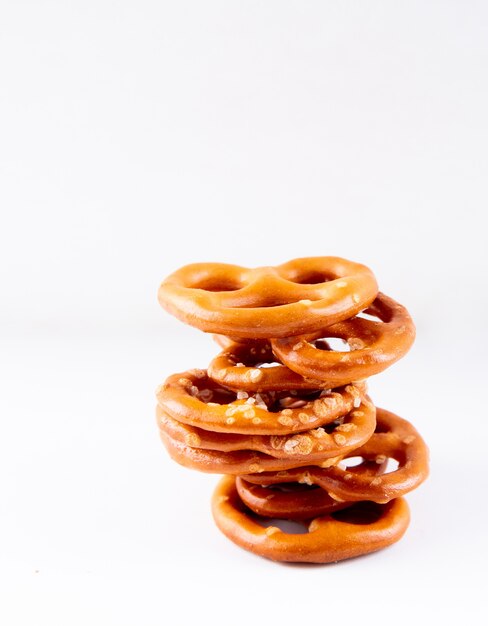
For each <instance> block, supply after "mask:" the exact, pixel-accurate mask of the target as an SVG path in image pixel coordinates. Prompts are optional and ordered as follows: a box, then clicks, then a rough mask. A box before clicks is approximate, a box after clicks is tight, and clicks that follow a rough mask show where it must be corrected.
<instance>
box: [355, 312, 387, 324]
mask: <svg viewBox="0 0 488 626" xmlns="http://www.w3.org/2000/svg"><path fill="white" fill-rule="evenodd" d="M367 311H368V309H366V310H365V311H361V313H358V314H357V315H356V317H359V318H360V319H362V320H369V321H370V322H383V320H382V319H381V318H379V317H378V316H377V315H374V314H373V313H367Z"/></svg>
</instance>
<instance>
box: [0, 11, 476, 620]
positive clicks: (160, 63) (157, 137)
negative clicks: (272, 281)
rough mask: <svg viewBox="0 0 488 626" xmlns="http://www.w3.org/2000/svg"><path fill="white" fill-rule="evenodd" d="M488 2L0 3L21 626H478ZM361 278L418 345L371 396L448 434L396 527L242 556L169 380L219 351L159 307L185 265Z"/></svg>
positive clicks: (5, 587)
mask: <svg viewBox="0 0 488 626" xmlns="http://www.w3.org/2000/svg"><path fill="white" fill-rule="evenodd" d="M487 20H488V8H487V5H486V3H484V2H482V1H481V0H480V1H479V2H475V1H469V0H468V1H463V2H461V1H460V0H459V1H457V2H454V1H445V2H431V1H422V2H420V1H418V2H417V1H414V0H409V1H408V2H391V1H385V2H379V1H374V0H370V1H368V2H360V1H357V2H352V1H341V2H330V1H324V0H321V1H320V2H318V1H317V2H307V1H304V0H300V1H296V2H290V1H284V0H280V1H276V2H270V1H268V2H266V1H264V2H251V1H249V2H233V1H227V2H224V1H222V2H212V1H206V2H185V1H178V2H165V1H164V0H159V1H157V2H156V1H154V2H150V1H147V0H138V1H137V2H135V1H132V2H123V1H113V2H110V1H107V0H97V1H93V2H91V1H84V2H81V1H80V2H70V1H66V0H63V1H61V0H59V1H57V2H56V1H47V0H36V1H32V2H27V1H22V0H15V1H14V0H3V2H1V3H0V63H1V70H0V90H1V97H0V131H1V140H0V168H1V170H0V171H1V188H0V201H1V212H2V228H1V231H0V255H1V258H0V273H1V296H2V297H1V307H0V322H1V327H0V341H1V355H0V359H1V369H0V379H1V381H2V391H1V395H0V405H1V406H0V411H1V412H0V415H1V418H0V419H1V422H0V424H1V438H0V578H1V581H0V594H1V595H2V599H1V602H0V619H1V621H2V624H6V625H8V626H11V625H12V626H16V625H17V624H21V625H23V626H24V625H29V626H30V625H33V626H38V625H42V626H44V625H49V626H56V625H58V624H59V625H63V626H64V625H66V624H68V625H70V626H71V625H78V624H80V625H81V624H95V625H98V624H100V625H102V624H103V625H104V626H109V625H112V624H113V625H114V626H115V625H116V626H126V625H130V626H132V625H137V626H139V625H143V626H145V625H147V626H152V625H153V624H154V625H155V624H166V623H167V624H172V625H173V624H174V625H176V626H179V625H187V624H190V623H197V622H198V623H204V624H205V623H210V622H212V623H214V624H218V625H220V624H233V625H234V624H237V625H240V624H248V623H256V624H260V623H274V622H276V623H279V624H290V625H291V624H296V623H302V622H303V623H306V620H308V619H310V620H311V619H313V620H315V621H316V622H319V621H320V622H322V623H325V622H327V623H330V622H331V621H333V623H337V624H353V623H354V624H357V623H358V621H359V620H358V618H359V617H360V623H366V624H373V623H374V624H378V623H381V622H382V621H384V620H392V619H393V620H394V621H395V622H397V621H400V622H403V621H406V620H408V619H410V620H412V621H413V622H414V623H427V622H428V621H429V620H431V619H432V620H434V619H435V620H436V623H439V622H441V621H442V620H445V619H448V618H450V619H455V618H459V619H461V618H462V619H463V621H464V622H466V621H470V620H471V621H474V622H475V623H481V622H482V621H483V619H482V617H481V616H482V614H483V613H484V614H485V615H486V593H485V586H484V580H486V566H485V563H486V557H487V556H488V554H487V552H488V550H487V548H488V542H487V532H486V519H487V514H488V510H487V504H486V496H487V492H488V489H487V486H488V485H487V482H488V481H487V478H486V463H485V460H484V459H485V458H486V437H487V436H488V429H487V414H486V402H485V400H486V363H485V360H484V356H485V354H486V352H487V349H488V341H487V331H486V325H485V323H484V320H485V315H486V313H485V311H486V306H487V304H488V289H487V280H486V276H487V270H488V261H487V252H486V241H487V234H486V232H487V231H486V226H485V220H484V215H485V213H486V210H487V200H488V191H487V183H486V173H487V166H488V152H487V145H488V127H487V123H486V112H487V110H488V37H487ZM327 254H335V255H339V256H344V257H347V258H351V259H353V260H357V261H360V262H363V263H366V264H367V265H369V266H370V267H371V268H372V269H373V270H374V271H375V273H376V275H377V277H378V280H379V283H380V286H381V289H382V290H383V291H384V292H386V293H388V294H389V295H391V296H393V297H394V298H397V299H398V300H399V301H400V302H402V303H404V304H405V305H406V306H407V307H408V308H409V309H410V311H411V313H412V315H413V317H414V319H415V321H416V323H417V329H418V335H417V342H416V344H415V347H414V349H413V350H412V351H411V353H410V354H409V355H408V356H407V357H406V358H405V359H404V360H403V361H402V362H401V363H399V364H397V365H395V366H394V367H393V368H391V369H390V370H389V371H388V372H386V373H384V374H383V375H381V376H379V377H377V378H375V379H374V380H373V381H371V392H372V395H373V398H374V399H375V400H376V402H377V404H378V405H380V406H385V407H387V408H389V409H390V410H393V411H395V412H397V413H399V414H400V415H402V416H404V417H406V418H408V419H410V420H412V421H413V422H414V424H415V425H416V426H417V428H418V429H419V430H420V431H421V433H422V434H423V435H424V437H425V439H426V440H427V442H428V443H429V446H430V448H431V457H432V459H431V460H432V473H431V477H430V479H429V481H428V482H427V483H425V484H424V485H423V486H422V487H421V488H419V489H418V491H416V492H415V493H412V494H411V495H409V497H408V500H409V502H410V505H411V509H412V523H411V526H410V529H409V531H408V532H407V534H406V536H405V537H404V539H403V540H402V541H401V542H400V543H398V544H396V545H395V546H393V547H391V548H389V549H387V550H385V551H383V552H380V553H377V554H376V555H372V556H368V557H364V558H360V559H355V560H353V561H349V562H344V563H341V564H338V565H333V566H324V567H304V566H290V565H288V566H284V565H278V564H274V563H272V562H270V561H265V560H263V559H260V558H258V557H255V556H253V555H251V554H248V553H246V552H244V551H242V550H240V549H238V548H237V547H235V546H234V545H233V544H232V543H230V542H229V541H227V540H226V539H225V538H224V537H223V536H222V535H221V534H220V533H219V532H218V531H217V529H216V527H215V526H214V524H213V522H212V520H211V516H210V511H209V499H210V495H211V492H212V489H213V485H214V484H215V482H216V480H217V478H216V477H215V476H211V475H203V474H199V473H197V472H191V471H189V470H185V469H183V468H181V467H179V466H177V465H176V464H175V463H173V462H171V461H170V460H169V458H168V456H167V454H166V453H165V450H164V449H163V447H162V445H161V444H160V442H159V439H158V434H157V428H156V426H155V420H154V404H155V401H154V389H155V387H156V386H157V385H158V384H159V383H160V382H161V381H162V380H163V378H164V377H165V376H167V375H169V374H170V373H172V372H175V371H181V370H184V369H186V368H190V367H198V366H201V367H205V366H206V364H207V363H208V361H209V359H210V358H211V357H212V356H213V355H214V354H215V352H216V346H215V345H214V344H213V343H212V341H211V339H210V338H209V337H207V336H205V335H204V334H203V333H199V332H198V331H196V330H194V329H192V328H189V327H185V326H184V325H182V324H181V323H179V322H177V321H176V320H173V319H171V318H170V317H169V316H168V315H167V314H166V313H164V312H163V311H162V310H160V308H159V306H158V304H157V302H156V291H157V287H158V285H159V282H160V280H161V279H162V278H163V277H164V276H165V275H167V274H168V273H170V272H171V271H173V270H175V269H176V268H178V267H179V266H180V265H183V264H186V263H189V262H193V261H224V262H235V263H241V264H243V265H250V266H255V265H263V264H264V265H272V264H276V263H281V262H284V261H286V260H288V259H291V258H294V257H298V256H312V255H327Z"/></svg>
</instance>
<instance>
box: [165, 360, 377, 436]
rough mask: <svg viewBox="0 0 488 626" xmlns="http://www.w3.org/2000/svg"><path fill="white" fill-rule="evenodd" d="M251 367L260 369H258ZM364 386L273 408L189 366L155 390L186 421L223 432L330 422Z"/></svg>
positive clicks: (355, 401) (278, 431)
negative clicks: (236, 391)
mask: <svg viewBox="0 0 488 626" xmlns="http://www.w3.org/2000/svg"><path fill="white" fill-rule="evenodd" d="M252 372H257V373H258V374H259V373H260V372H261V370H259V369H257V368H256V369H253V370H251V373H252ZM364 392H365V386H364V385H347V386H346V387H344V388H342V387H340V388H338V389H336V390H334V391H330V392H322V393H323V394H325V395H323V397H315V398H313V399H310V400H307V401H306V403H305V405H304V406H300V407H298V408H289V407H288V408H280V407H277V409H278V410H277V411H276V412H273V411H271V410H268V407H267V405H266V404H265V403H264V401H263V399H262V397H261V396H260V397H259V398H258V396H256V397H247V396H248V394H247V393H245V394H244V395H245V396H246V397H242V398H238V397H237V394H236V393H234V392H232V391H229V390H228V389H225V388H223V387H222V386H220V385H219V384H218V383H215V382H214V381H213V380H212V379H211V378H209V377H208V375H207V373H206V372H205V370H190V371H188V372H183V373H182V374H174V375H173V376H170V377H169V378H167V380H166V381H165V383H164V384H163V385H161V387H159V389H158V390H157V391H156V396H157V399H158V403H159V405H160V406H161V408H162V409H163V410H164V411H165V412H166V413H168V414H169V415H170V416H171V417H173V418H174V419H176V420H178V421H179V422H184V423H185V424H190V425H192V426H197V427H199V428H203V429H205V430H211V431H214V432H223V433H229V432H232V433H242V434H248V435H251V434H256V435H259V434H261V435H286V434H289V433H290V432H300V431H303V430H310V429H312V428H317V427H320V426H323V425H324V424H328V423H330V422H333V421H334V420H335V419H337V418H338V417H341V416H343V415H345V414H346V413H349V412H350V411H351V410H352V409H353V408H358V407H359V404H360V403H361V398H362V396H363V395H364ZM318 393H319V394H320V393H321V392H320V391H319V392H318ZM286 397H287V399H288V398H289V396H286ZM297 399H299V397H298V396H297ZM279 402H280V401H278V404H279Z"/></svg>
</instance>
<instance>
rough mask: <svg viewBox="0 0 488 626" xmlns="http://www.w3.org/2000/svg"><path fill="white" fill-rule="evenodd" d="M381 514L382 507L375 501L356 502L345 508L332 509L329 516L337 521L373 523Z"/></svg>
mask: <svg viewBox="0 0 488 626" xmlns="http://www.w3.org/2000/svg"><path fill="white" fill-rule="evenodd" d="M382 514H383V508H382V506H381V505H380V504H378V503H377V502H369V501H364V502H357V503H355V504H352V505H351V506H350V507H348V508H347V509H341V510H340V511H334V512H333V513H331V516H332V517H333V518H334V519H335V520H337V521H338V522H345V523H347V524H361V525H366V524H374V523H375V522H377V521H378V520H379V519H380V517H381V516H382Z"/></svg>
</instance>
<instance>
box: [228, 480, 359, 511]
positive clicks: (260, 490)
mask: <svg viewBox="0 0 488 626" xmlns="http://www.w3.org/2000/svg"><path fill="white" fill-rule="evenodd" d="M283 485H284V486H285V487H286V491H280V490H277V489H273V488H271V487H262V486H261V485H253V484H252V483H249V482H247V481H245V480H243V479H242V478H240V477H237V478H236V489H237V492H238V494H239V497H240V499H241V500H242V502H243V503H244V504H245V505H246V506H247V507H248V508H249V509H251V511H253V512H254V513H256V514H257V515H261V516H262V517H275V518H279V519H290V520H306V519H312V517H318V516H319V515H325V514H326V513H331V512H332V511H338V510H339V509H344V508H346V507H347V506H349V503H348V502H338V501H337V500H334V499H333V498H331V497H330V496H329V494H328V493H327V491H325V490H324V489H320V488H317V487H308V486H306V485H300V484H299V483H283Z"/></svg>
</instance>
